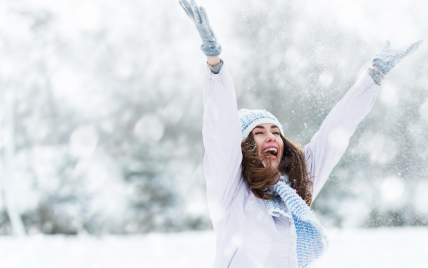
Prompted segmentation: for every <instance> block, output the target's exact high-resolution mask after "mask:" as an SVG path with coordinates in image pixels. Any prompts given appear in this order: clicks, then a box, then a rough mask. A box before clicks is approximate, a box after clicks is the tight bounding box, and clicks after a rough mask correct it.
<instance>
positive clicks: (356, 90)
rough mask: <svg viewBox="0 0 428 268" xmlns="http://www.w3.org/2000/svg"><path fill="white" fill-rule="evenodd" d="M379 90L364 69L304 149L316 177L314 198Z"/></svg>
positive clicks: (308, 167)
mask: <svg viewBox="0 0 428 268" xmlns="http://www.w3.org/2000/svg"><path fill="white" fill-rule="evenodd" d="M379 89H380V86H379V85H377V84H376V83H375V82H374V81H373V78H372V77H371V76H370V75H369V73H368V72H367V71H365V72H363V73H362V74H361V76H360V77H359V78H358V80H357V82H355V84H354V85H353V86H352V87H351V89H350V90H349V91H348V92H347V93H346V94H345V96H344V97H343V98H342V99H341V100H340V101H339V102H338V103H337V104H336V105H335V106H334V107H333V109H332V110H331V111H330V113H329V114H328V116H327V118H326V119H325V120H324V122H323V123H322V125H321V128H320V129H319V131H318V132H317V133H315V135H314V136H313V138H312V140H311V142H310V143H309V144H308V145H306V146H305V147H304V148H303V153H304V155H305V158H306V159H307V170H308V172H309V173H310V175H311V176H312V177H313V191H312V198H313V200H314V199H315V197H316V196H317V195H318V193H319V192H320V190H321V188H322V186H323V185H324V184H325V182H326V181H327V179H328V177H329V175H330V173H331V171H332V170H333V168H334V166H335V165H336V164H337V163H338V162H339V160H340V158H341V157H342V156H343V154H344V153H345V151H346V149H347V148H348V144H349V138H350V137H351V136H352V134H354V132H355V129H356V127H357V125H358V124H359V123H360V122H361V121H362V120H363V119H364V117H365V116H366V115H367V114H368V113H369V112H370V110H371V109H372V107H373V104H374V102H375V100H376V96H377V94H378V92H379Z"/></svg>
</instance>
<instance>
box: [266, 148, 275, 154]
mask: <svg viewBox="0 0 428 268" xmlns="http://www.w3.org/2000/svg"><path fill="white" fill-rule="evenodd" d="M268 151H272V152H275V153H277V152H278V151H277V150H276V149H275V148H267V149H266V150H264V151H263V153H266V152H268Z"/></svg>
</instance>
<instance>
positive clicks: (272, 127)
mask: <svg viewBox="0 0 428 268" xmlns="http://www.w3.org/2000/svg"><path fill="white" fill-rule="evenodd" d="M255 128H262V129H265V127H264V126H256V127H255ZM270 128H278V129H279V127H277V126H275V125H273V126H271V127H270Z"/></svg>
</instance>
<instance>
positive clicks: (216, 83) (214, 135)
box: [202, 65, 242, 225]
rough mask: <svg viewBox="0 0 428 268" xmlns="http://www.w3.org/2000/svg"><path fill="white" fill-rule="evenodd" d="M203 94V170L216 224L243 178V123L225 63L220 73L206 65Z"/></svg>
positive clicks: (209, 202)
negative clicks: (215, 72)
mask: <svg viewBox="0 0 428 268" xmlns="http://www.w3.org/2000/svg"><path fill="white" fill-rule="evenodd" d="M203 96H204V97H203V98H204V116H203V127H202V135H203V141H204V147H205V155H204V172H205V180H206V187H207V198H208V207H209V210H210V215H211V219H212V221H213V223H214V225H215V223H216V222H218V221H219V220H220V218H221V216H222V215H223V214H224V212H225V210H227V209H228V208H229V207H230V204H231V202H232V200H233V196H234V193H235V190H236V188H237V186H238V184H239V181H240V179H241V162H242V152H241V141H242V134H241V126H240V122H239V117H238V109H237V104H236V95H235V88H234V86H233V81H232V78H231V77H230V75H229V73H228V71H227V68H226V66H225V65H223V67H222V68H221V70H220V72H219V73H218V74H214V73H213V72H212V71H211V70H210V69H209V68H208V67H207V73H206V75H205V79H204V93H203Z"/></svg>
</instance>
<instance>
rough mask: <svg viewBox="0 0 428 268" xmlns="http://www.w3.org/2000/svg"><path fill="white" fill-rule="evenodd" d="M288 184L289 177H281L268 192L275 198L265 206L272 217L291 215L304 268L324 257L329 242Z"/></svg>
mask: <svg viewBox="0 0 428 268" xmlns="http://www.w3.org/2000/svg"><path fill="white" fill-rule="evenodd" d="M287 182H288V177H287V176H286V175H285V176H281V179H280V181H279V182H278V183H277V184H276V185H275V186H274V187H272V188H271V189H269V191H268V193H269V194H273V195H274V197H273V198H272V199H270V200H265V204H266V208H267V210H268V212H269V214H271V215H272V216H275V217H281V216H290V214H291V217H292V218H293V222H294V227H295V229H296V233H297V241H296V242H297V243H296V244H297V259H298V262H299V268H303V267H307V266H308V265H309V264H310V263H311V262H312V261H313V260H315V259H317V258H318V257H320V256H321V255H322V253H323V252H324V251H325V249H326V248H327V244H328V240H327V235H326V233H325V230H324V228H323V227H322V225H321V224H320V223H319V221H318V219H317V218H316V217H315V214H314V213H313V212H312V211H311V209H310V208H309V206H308V205H307V204H306V202H305V201H303V199H302V198H301V197H300V196H299V195H298V194H297V193H296V191H295V190H294V189H293V188H291V187H290V186H289V185H287Z"/></svg>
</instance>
